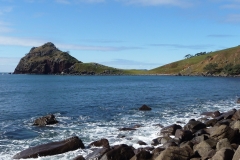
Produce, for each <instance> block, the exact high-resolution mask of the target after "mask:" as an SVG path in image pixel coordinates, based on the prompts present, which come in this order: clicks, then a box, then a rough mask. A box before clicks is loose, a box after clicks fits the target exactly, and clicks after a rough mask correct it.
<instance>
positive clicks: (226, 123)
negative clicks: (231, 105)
mask: <svg viewBox="0 0 240 160" xmlns="http://www.w3.org/2000/svg"><path fill="white" fill-rule="evenodd" d="M231 122H232V120H231V119H223V120H221V121H218V122H217V123H216V124H215V125H214V126H221V125H227V126H229V125H230V123H231Z"/></svg>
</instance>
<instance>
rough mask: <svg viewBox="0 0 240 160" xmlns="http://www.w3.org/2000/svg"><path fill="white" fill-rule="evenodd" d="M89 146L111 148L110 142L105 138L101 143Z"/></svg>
mask: <svg viewBox="0 0 240 160" xmlns="http://www.w3.org/2000/svg"><path fill="white" fill-rule="evenodd" d="M89 146H95V147H105V148H110V146H109V142H108V140H107V139H105V138H103V139H101V140H99V141H95V142H92V143H91V144H90V145H89Z"/></svg>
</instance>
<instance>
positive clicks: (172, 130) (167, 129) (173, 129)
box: [160, 124, 182, 136]
mask: <svg viewBox="0 0 240 160" xmlns="http://www.w3.org/2000/svg"><path fill="white" fill-rule="evenodd" d="M177 129H182V127H181V126H180V125H177V124H173V125H170V126H167V127H164V128H162V129H161V132H160V133H161V135H164V136H170V135H175V132H176V130H177Z"/></svg>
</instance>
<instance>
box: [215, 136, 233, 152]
mask: <svg viewBox="0 0 240 160" xmlns="http://www.w3.org/2000/svg"><path fill="white" fill-rule="evenodd" d="M216 148H217V151H219V150H220V149H222V148H229V149H232V146H231V144H230V142H229V141H228V139H227V138H224V139H221V140H219V141H218V143H217V146H216Z"/></svg>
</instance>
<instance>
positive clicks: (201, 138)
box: [191, 135, 209, 144]
mask: <svg viewBox="0 0 240 160" xmlns="http://www.w3.org/2000/svg"><path fill="white" fill-rule="evenodd" d="M208 138H209V136H207V135H201V136H196V137H194V138H193V139H192V140H191V142H192V143H193V144H199V143H201V142H202V141H205V140H207V139H208Z"/></svg>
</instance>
